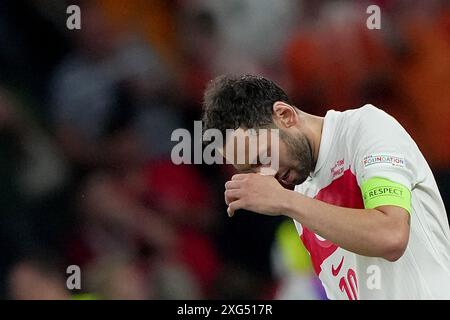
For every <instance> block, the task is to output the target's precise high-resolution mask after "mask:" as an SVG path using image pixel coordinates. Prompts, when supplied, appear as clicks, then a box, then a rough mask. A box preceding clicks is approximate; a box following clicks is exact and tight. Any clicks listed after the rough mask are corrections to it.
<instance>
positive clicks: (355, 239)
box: [282, 190, 403, 260]
mask: <svg viewBox="0 0 450 320" xmlns="http://www.w3.org/2000/svg"><path fill="white" fill-rule="evenodd" d="M283 194H284V196H282V198H284V200H283V201H282V203H283V210H284V212H285V213H284V214H285V215H286V216H288V217H290V218H292V219H294V220H297V221H298V222H300V223H301V224H302V225H303V226H305V227H307V228H308V229H309V230H311V231H313V232H315V233H317V234H318V235H320V236H321V237H323V238H325V239H327V240H330V241H332V242H333V243H335V244H337V245H338V246H340V247H341V248H343V249H346V250H348V251H351V252H354V253H357V254H360V255H364V256H374V257H383V258H386V259H388V260H395V259H396V257H397V256H398V252H397V250H398V248H399V242H401V241H402V239H399V237H398V235H399V234H400V235H401V233H400V232H398V230H399V229H400V228H403V226H402V225H396V223H393V222H392V219H391V218H390V217H388V216H387V215H386V214H385V213H384V212H382V211H380V210H376V209H351V208H343V207H338V206H334V205H330V204H327V203H325V202H322V201H319V200H315V199H311V198H308V197H306V196H304V195H302V194H300V193H297V192H294V191H289V190H286V191H284V193H283ZM400 255H401V253H400Z"/></svg>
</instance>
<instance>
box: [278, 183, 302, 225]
mask: <svg viewBox="0 0 450 320" xmlns="http://www.w3.org/2000/svg"><path fill="white" fill-rule="evenodd" d="M296 195H297V193H296V192H295V191H292V190H288V189H283V190H282V192H281V195H280V198H279V199H280V205H279V208H280V209H279V214H281V215H284V216H286V217H289V218H294V217H293V212H294V209H295V205H294V204H293V202H294V199H295V196H296ZM298 195H299V194H298Z"/></svg>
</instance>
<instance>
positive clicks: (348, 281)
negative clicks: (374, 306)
mask: <svg viewBox="0 0 450 320" xmlns="http://www.w3.org/2000/svg"><path fill="white" fill-rule="evenodd" d="M339 288H340V289H341V291H342V292H345V294H346V295H347V297H348V300H358V294H357V293H358V281H357V280H356V274H355V271H353V269H349V270H348V272H347V277H345V276H344V277H342V278H341V279H340V281H339Z"/></svg>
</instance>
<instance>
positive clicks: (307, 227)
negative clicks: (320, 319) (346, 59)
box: [203, 76, 450, 300]
mask: <svg viewBox="0 0 450 320" xmlns="http://www.w3.org/2000/svg"><path fill="white" fill-rule="evenodd" d="M203 104H204V116H203V125H204V128H205V129H208V128H216V129H219V130H220V131H221V132H222V133H225V130H226V129H240V130H237V131H241V132H243V133H242V134H243V135H245V134H248V132H250V131H252V130H248V129H260V128H276V129H278V130H279V131H278V132H279V136H280V139H279V148H278V149H279V166H278V168H279V169H278V170H277V172H276V174H274V175H272V176H271V175H262V174H258V173H260V172H261V169H262V165H261V164H260V163H258V162H256V163H254V164H251V163H250V162H249V161H248V162H247V164H244V165H242V164H236V165H235V166H236V167H237V169H238V170H239V171H240V172H241V173H239V174H236V175H234V176H233V177H232V178H231V180H230V181H228V182H227V183H226V184H225V202H226V204H227V205H228V214H229V215H230V216H232V215H233V214H234V213H235V212H236V210H239V209H246V210H250V211H253V212H257V213H260V214H265V215H272V216H275V215H285V216H287V217H290V218H292V219H293V220H294V222H295V225H296V227H297V230H298V233H299V235H300V238H301V240H302V241H303V243H304V245H305V247H306V248H307V249H308V251H309V253H310V256H311V260H312V264H313V267H314V270H315V272H316V273H317V275H318V276H319V278H320V280H321V281H322V283H323V286H324V288H325V291H326V293H327V296H328V298H330V299H350V300H353V299H450V230H449V224H448V220H447V215H446V212H445V207H444V204H443V201H442V198H441V196H440V194H439V190H438V187H437V185H436V182H435V179H434V177H433V173H432V172H431V170H430V168H429V166H428V164H427V162H426V160H425V159H424V157H423V155H422V153H421V152H420V150H419V148H418V147H417V145H416V144H415V142H414V141H413V139H412V138H411V137H410V136H409V134H408V133H407V132H406V131H405V130H404V129H403V128H402V126H401V125H400V124H399V123H398V122H397V121H396V120H395V119H394V118H392V117H391V116H389V115H388V114H387V113H385V112H384V111H382V110H380V109H378V108H376V107H374V106H372V105H365V106H363V107H361V108H358V109H353V110H348V111H345V112H337V111H334V110H330V111H328V112H327V114H326V115H325V117H323V118H322V117H317V116H314V115H311V114H307V113H305V112H303V111H301V109H299V108H297V107H296V106H294V105H292V104H291V103H290V101H289V98H288V97H287V95H286V93H285V92H284V91H283V90H282V89H281V88H280V87H278V86H277V85H276V84H275V83H274V82H272V81H270V80H268V79H265V78H262V77H256V76H244V77H241V78H233V77H227V76H221V77H218V78H216V79H215V80H213V81H212V82H211V83H210V84H209V86H208V88H207V89H206V91H205V96H204V102H203ZM237 131H236V132H237ZM233 141H234V140H233ZM229 142H230V141H229V140H227V141H226V142H225V144H226V143H229ZM270 147H271V146H270V145H268V146H267V149H270ZM259 152H261V150H259ZM266 152H268V153H269V154H270V150H266ZM246 159H248V158H246ZM231 162H233V161H231ZM289 186H291V188H289ZM292 189H294V190H292ZM255 232H257V230H255Z"/></svg>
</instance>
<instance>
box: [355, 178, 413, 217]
mask: <svg viewBox="0 0 450 320" xmlns="http://www.w3.org/2000/svg"><path fill="white" fill-rule="evenodd" d="M361 192H362V196H363V201H364V207H365V208H366V209H374V208H376V207H379V206H389V205H391V206H397V207H401V208H403V209H405V210H406V211H408V212H409V213H410V214H411V191H409V189H408V188H406V187H405V186H404V185H402V184H400V183H397V182H393V181H391V180H388V179H385V178H378V177H374V178H370V179H369V180H367V181H364V182H363V183H362V185H361Z"/></svg>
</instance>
